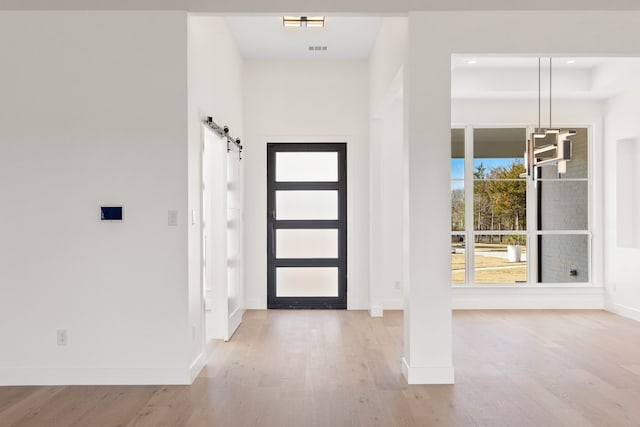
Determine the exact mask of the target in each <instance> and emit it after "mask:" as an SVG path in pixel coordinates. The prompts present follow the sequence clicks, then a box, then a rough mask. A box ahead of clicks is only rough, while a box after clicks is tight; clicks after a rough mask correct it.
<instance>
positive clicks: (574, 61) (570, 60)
mask: <svg viewBox="0 0 640 427" xmlns="http://www.w3.org/2000/svg"><path fill="white" fill-rule="evenodd" d="M575 63H576V60H575V59H567V64H575Z"/></svg>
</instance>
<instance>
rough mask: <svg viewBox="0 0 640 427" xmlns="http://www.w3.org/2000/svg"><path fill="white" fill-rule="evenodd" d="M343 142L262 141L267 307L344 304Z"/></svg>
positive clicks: (344, 207) (325, 306)
mask: <svg viewBox="0 0 640 427" xmlns="http://www.w3.org/2000/svg"><path fill="white" fill-rule="evenodd" d="M346 157H347V153H346V144H344V143H340V144H328V143H295V144H287V143H271V144H267V258H268V272H267V274H268V278H267V285H268V289H267V300H268V303H267V306H268V308H335V309H345V308H347V165H346V160H347V158H346Z"/></svg>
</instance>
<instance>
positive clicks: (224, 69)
mask: <svg viewBox="0 0 640 427" xmlns="http://www.w3.org/2000/svg"><path fill="white" fill-rule="evenodd" d="M188 25H189V30H188V58H189V59H188V64H189V123H188V131H189V154H188V156H189V212H190V213H189V215H191V212H192V211H193V212H195V218H196V221H195V224H192V223H191V221H190V222H189V331H188V333H189V337H191V339H192V341H191V346H190V348H191V352H190V355H191V363H192V365H193V367H194V369H193V371H194V372H196V371H197V370H198V367H199V366H202V356H203V351H204V347H203V337H204V335H203V334H204V330H203V327H204V318H203V306H202V304H203V301H202V288H201V286H202V285H201V284H202V282H201V280H202V277H201V276H202V271H201V264H200V261H201V244H202V235H201V227H202V222H201V218H200V215H201V196H202V188H201V180H202V178H201V176H202V143H203V139H202V138H203V136H202V132H203V128H202V120H203V118H205V117H206V116H211V117H212V118H213V120H214V121H215V122H216V123H217V124H219V125H221V126H223V125H228V126H229V129H230V134H231V135H232V136H233V137H236V138H241V139H242V137H243V110H242V85H243V59H242V56H241V55H240V52H239V50H238V48H237V46H236V44H235V41H234V40H233V37H232V35H231V33H230V31H229V28H228V26H227V23H226V21H225V19H224V18H221V17H215V16H196V15H190V16H189V18H188ZM214 139H215V140H216V141H217V140H218V138H214ZM217 142H219V143H220V144H222V143H223V142H222V141H217ZM241 163H242V162H241ZM193 337H195V339H194V338H193Z"/></svg>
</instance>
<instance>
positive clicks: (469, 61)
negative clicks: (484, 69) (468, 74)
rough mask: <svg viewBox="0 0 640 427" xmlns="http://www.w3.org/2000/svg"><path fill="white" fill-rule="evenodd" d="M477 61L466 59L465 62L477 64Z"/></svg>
mask: <svg viewBox="0 0 640 427" xmlns="http://www.w3.org/2000/svg"><path fill="white" fill-rule="evenodd" d="M477 63H478V61H476V60H475V59H469V60H467V64H469V65H473V64H477Z"/></svg>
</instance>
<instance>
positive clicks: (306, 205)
mask: <svg viewBox="0 0 640 427" xmlns="http://www.w3.org/2000/svg"><path fill="white" fill-rule="evenodd" d="M276 219H338V192H337V191H336V190H321V191H313V190H309V191H276Z"/></svg>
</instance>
